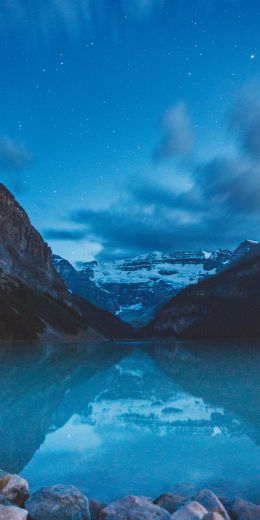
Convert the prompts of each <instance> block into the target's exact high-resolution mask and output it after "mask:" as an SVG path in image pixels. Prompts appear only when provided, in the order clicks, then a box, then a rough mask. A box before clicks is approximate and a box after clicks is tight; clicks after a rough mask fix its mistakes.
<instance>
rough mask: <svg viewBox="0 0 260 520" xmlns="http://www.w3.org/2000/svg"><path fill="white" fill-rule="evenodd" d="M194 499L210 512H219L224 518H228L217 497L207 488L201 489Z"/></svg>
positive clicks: (228, 519) (227, 519) (226, 519)
mask: <svg viewBox="0 0 260 520" xmlns="http://www.w3.org/2000/svg"><path fill="white" fill-rule="evenodd" d="M195 500H196V501H197V502H199V503H200V504H202V505H203V506H204V507H205V508H206V509H207V510H208V511H209V512H210V513H220V514H221V515H222V516H223V517H224V518H225V520H230V516H229V514H228V512H227V510H226V509H225V507H224V506H223V504H222V503H221V502H220V500H219V498H218V497H217V496H216V495H215V494H214V493H212V491H210V490H209V489H203V490H202V491H200V492H199V493H198V494H197V495H196V497H195Z"/></svg>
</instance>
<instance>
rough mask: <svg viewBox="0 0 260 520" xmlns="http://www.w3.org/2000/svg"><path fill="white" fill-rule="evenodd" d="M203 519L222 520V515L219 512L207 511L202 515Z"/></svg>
mask: <svg viewBox="0 0 260 520" xmlns="http://www.w3.org/2000/svg"><path fill="white" fill-rule="evenodd" d="M203 520H223V516H222V515H221V514H220V513H215V512H214V513H212V512H211V513H207V514H206V515H205V516H203Z"/></svg>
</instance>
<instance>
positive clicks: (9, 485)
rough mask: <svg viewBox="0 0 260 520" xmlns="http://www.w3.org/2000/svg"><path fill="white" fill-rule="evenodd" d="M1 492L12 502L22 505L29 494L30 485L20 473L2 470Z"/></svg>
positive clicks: (0, 479)
mask: <svg viewBox="0 0 260 520" xmlns="http://www.w3.org/2000/svg"><path fill="white" fill-rule="evenodd" d="M0 493H1V495H3V496H4V497H6V498H7V499H8V500H10V502H12V503H13V504H16V505H17V506H19V507H21V506H23V505H24V503H25V501H26V500H27V498H28V496H29V485H28V482H27V480H25V479H24V478H22V477H20V476H19V475H13V474H12V473H7V472H6V471H2V470H0Z"/></svg>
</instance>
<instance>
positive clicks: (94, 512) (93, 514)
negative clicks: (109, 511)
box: [88, 498, 106, 520]
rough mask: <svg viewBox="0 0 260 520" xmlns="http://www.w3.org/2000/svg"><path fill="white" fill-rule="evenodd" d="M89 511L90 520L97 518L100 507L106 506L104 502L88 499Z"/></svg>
mask: <svg viewBox="0 0 260 520" xmlns="http://www.w3.org/2000/svg"><path fill="white" fill-rule="evenodd" d="M88 503H89V511H90V518H91V520H99V518H100V514H101V511H102V509H104V508H105V507H106V504H102V502H99V501H98V500H93V499H91V498H90V499H89V501H88Z"/></svg>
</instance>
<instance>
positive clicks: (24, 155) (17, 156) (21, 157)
mask: <svg viewBox="0 0 260 520" xmlns="http://www.w3.org/2000/svg"><path fill="white" fill-rule="evenodd" d="M31 160H32V157H31V154H30V152H29V151H28V150H27V149H26V148H25V146H24V145H23V144H22V143H18V142H15V141H13V140H12V139H10V138H9V137H2V138H0V169H1V170H2V171H4V172H8V173H9V172H10V173H19V172H21V171H23V170H25V169H26V168H27V167H28V166H29V164H30V163H31Z"/></svg>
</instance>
